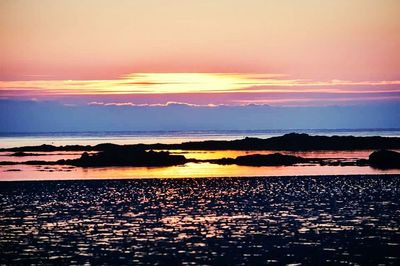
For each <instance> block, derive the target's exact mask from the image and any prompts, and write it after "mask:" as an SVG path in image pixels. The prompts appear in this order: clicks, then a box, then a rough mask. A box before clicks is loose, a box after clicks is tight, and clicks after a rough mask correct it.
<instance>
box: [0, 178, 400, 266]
mask: <svg viewBox="0 0 400 266" xmlns="http://www.w3.org/2000/svg"><path fill="white" fill-rule="evenodd" d="M399 205H400V175H398V174H394V175H348V176H297V177H296V176H292V177H251V178H246V177H241V178H238V177H235V178H234V177H232V178H198V179H191V178H185V179H136V180H86V181H83V180H81V181H30V182H2V183H1V186H0V206H1V207H0V246H1V249H0V253H1V255H0V263H1V264H3V263H4V264H41V263H51V264H136V265H140V264H142V265H143V264H149V265H155V264H159V265H165V264H175V265H176V264H182V265H189V264H204V265H229V264H235V265H248V264H266V263H272V264H273V263H275V264H296V265H298V264H304V265H310V264H354V265H355V264H361V265H366V264H370V265H372V264H373V265H377V264H384V265H396V264H399V261H400V256H399V254H400V232H399V228H400V218H399V217H400V215H399V210H400V208H399Z"/></svg>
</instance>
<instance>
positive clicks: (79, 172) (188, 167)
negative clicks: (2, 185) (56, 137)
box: [0, 163, 400, 181]
mask: <svg viewBox="0 0 400 266" xmlns="http://www.w3.org/2000/svg"><path fill="white" fill-rule="evenodd" d="M17 170H19V171H17ZM399 173H400V171H399V170H398V169H392V170H385V171H384V170H378V169H373V168H370V167H358V166H343V167H341V166H280V167H273V166H263V167H252V166H238V165H217V164H210V163H187V164H185V165H183V166H171V167H101V168H81V167H70V166H30V165H11V166H0V174H1V175H0V180H1V181H10V180H62V179H129V178H199V177H230V176H246V177H247V176H248V177H250V176H300V175H350V174H399Z"/></svg>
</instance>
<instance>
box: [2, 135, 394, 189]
mask: <svg viewBox="0 0 400 266" xmlns="http://www.w3.org/2000/svg"><path fill="white" fill-rule="evenodd" d="M292 132H297V133H307V134H310V135H324V136H333V135H339V136H346V135H352V136H387V137H399V136H400V129H357V130H354V129H308V130H298V129H297V130H296V129H291V130H223V131H222V130H207V131H205V130H201V131H147V132H142V131H124V132H41V133H1V134H0V148H10V147H21V146H32V145H42V144H49V145H56V146H61V145H75V144H79V145H96V144H100V143H115V144H138V143H146V144H147V143H181V142H185V141H203V140H233V139H243V138H245V137H257V138H269V137H273V136H281V135H284V134H287V133H292ZM170 152H171V153H172V154H177V155H184V156H185V157H186V158H188V159H200V160H209V159H219V158H236V157H237V156H242V155H251V154H256V153H258V154H260V153H261V154H271V153H275V152H276V151H198V150H196V151H190V150H185V151H182V150H170ZM280 152H281V153H284V154H288V155H295V156H302V157H307V158H330V159H334V160H335V159H345V160H354V159H367V158H368V156H369V155H370V154H371V153H372V152H373V151H372V150H355V151H310V152H287V151H280ZM81 155H82V152H79V151H74V152H42V153H36V154H35V156H24V157H15V156H12V153H11V152H0V161H14V162H24V161H33V160H42V161H57V160H60V159H75V158H79V157H80V156H81ZM398 173H400V171H399V170H398V169H388V170H382V169H375V168H371V167H368V166H365V167H360V166H346V167H342V166H329V165H327V166H319V165H294V166H285V167H279V166H278V167H277V166H265V167H252V166H238V165H218V164H211V163H194V162H189V163H186V164H185V165H178V166H169V167H97V168H82V167H72V166H63V165H26V164H25V165H24V164H18V165H1V166H0V174H1V175H0V181H18V180H20V181H22V180H70V179H74V180H76V179H78V180H81V179H82V180H88V179H132V178H202V177H254V176H310V175H311V176H315V175H350V174H351V175H359V174H398Z"/></svg>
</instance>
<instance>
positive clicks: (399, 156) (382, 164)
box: [369, 150, 400, 169]
mask: <svg viewBox="0 0 400 266" xmlns="http://www.w3.org/2000/svg"><path fill="white" fill-rule="evenodd" d="M369 164H370V166H372V167H374V168H379V169H396V168H397V169H400V153H399V152H395V151H388V150H379V151H374V152H373V153H371V155H370V156H369Z"/></svg>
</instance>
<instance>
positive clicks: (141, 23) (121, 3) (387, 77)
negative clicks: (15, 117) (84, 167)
mask: <svg viewBox="0 0 400 266" xmlns="http://www.w3.org/2000/svg"><path fill="white" fill-rule="evenodd" d="M399 18H400V1H398V0H335V1H321V0H304V1H292V0H280V1H272V0H247V1H244V0H229V1H228V0H219V1H215V0H202V1H198V0H185V1H183V0H179V1H178V0H168V1H167V0H135V1H127V0H126V1H125V0H118V1H111V0H85V1H81V0H59V1H54V0H41V1H34V0H0V25H1V27H0V100H1V101H16V102H18V101H27V100H28V101H36V102H48V101H52V102H57V103H61V104H64V105H67V106H93V105H96V106H125V107H129V106H130V107H140V106H142V107H143V106H146V107H148V106H157V107H160V106H168V105H170V104H174V103H179V104H185V105H188V106H192V107H210V108H213V107H218V106H247V105H272V106H306V107H307V106H308V107H313V106H331V105H343V106H349V105H360V104H361V105H365V104H382V105H385V104H387V103H390V104H399V103H400V71H399V69H400V53H399V51H400V34H399V32H400V19H399Z"/></svg>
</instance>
